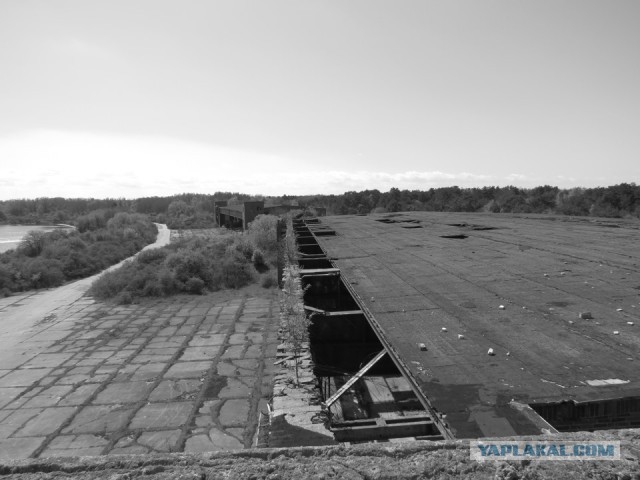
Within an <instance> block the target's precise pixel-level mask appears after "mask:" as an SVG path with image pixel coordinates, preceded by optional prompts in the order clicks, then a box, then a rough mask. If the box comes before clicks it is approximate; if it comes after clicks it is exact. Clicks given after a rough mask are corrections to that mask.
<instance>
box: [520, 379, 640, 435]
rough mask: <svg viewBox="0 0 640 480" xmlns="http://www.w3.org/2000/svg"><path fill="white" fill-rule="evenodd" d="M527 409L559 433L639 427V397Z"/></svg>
mask: <svg viewBox="0 0 640 480" xmlns="http://www.w3.org/2000/svg"><path fill="white" fill-rule="evenodd" d="M603 385H604V383H603ZM530 406H531V408H533V409H534V410H535V411H536V412H537V413H538V415H540V416H541V417H542V418H544V419H545V420H546V421H547V422H549V423H550V424H551V425H552V426H553V427H554V428H555V429H556V430H558V431H559V432H576V431H581V430H589V431H593V430H611V429H616V428H638V427H640V397H623V398H616V399H612V400H599V401H594V402H575V401H572V400H570V401H565V402H559V403H542V404H531V405H530Z"/></svg>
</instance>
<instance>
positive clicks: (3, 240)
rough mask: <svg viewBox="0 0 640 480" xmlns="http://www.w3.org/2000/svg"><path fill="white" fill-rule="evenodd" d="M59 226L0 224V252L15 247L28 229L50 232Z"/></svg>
mask: <svg viewBox="0 0 640 480" xmlns="http://www.w3.org/2000/svg"><path fill="white" fill-rule="evenodd" d="M57 228H60V227H53V226H44V225H0V253H2V252H6V251H7V250H11V249H12V248H16V247H17V246H18V244H20V240H22V238H23V237H24V236H25V235H26V234H27V233H28V232H30V231H32V230H39V231H43V232H51V231H53V230H56V229H57Z"/></svg>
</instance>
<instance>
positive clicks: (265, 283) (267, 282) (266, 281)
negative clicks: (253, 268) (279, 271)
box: [260, 274, 278, 288]
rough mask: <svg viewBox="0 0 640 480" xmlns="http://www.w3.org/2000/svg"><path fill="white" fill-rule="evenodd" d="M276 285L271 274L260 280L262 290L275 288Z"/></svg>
mask: <svg viewBox="0 0 640 480" xmlns="http://www.w3.org/2000/svg"><path fill="white" fill-rule="evenodd" d="M277 283H278V282H276V279H275V278H274V277H273V275H271V274H266V275H263V276H262V279H261V280H260V286H261V287H262V288H271V287H273V286H275V285H276V284H277Z"/></svg>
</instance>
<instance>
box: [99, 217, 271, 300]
mask: <svg viewBox="0 0 640 480" xmlns="http://www.w3.org/2000/svg"><path fill="white" fill-rule="evenodd" d="M276 224H277V219H276V217H273V216H270V215H263V216H260V217H258V218H256V220H255V221H254V222H252V224H251V225H250V228H249V230H248V231H247V232H246V233H239V232H232V231H227V230H226V229H216V230H213V231H212V232H211V233H210V234H208V235H205V236H191V237H188V238H183V239H180V240H178V241H176V242H172V243H171V244H169V245H168V246H166V247H163V248H160V249H155V250H148V251H144V252H142V253H140V255H138V256H137V257H136V258H135V259H134V260H132V261H131V262H128V263H126V264H125V265H124V266H123V267H121V268H119V269H118V270H115V271H113V272H107V273H105V274H104V275H103V276H102V277H100V278H99V279H98V280H97V281H96V282H94V284H93V285H92V287H91V289H90V290H89V294H90V295H93V296H94V297H96V298H99V299H114V300H115V301H116V303H119V304H127V303H132V302H134V301H135V299H136V298H140V297H166V296H169V295H174V294H178V293H191V294H203V293H205V292H207V291H217V290H221V289H237V288H241V287H244V286H245V285H249V284H251V283H254V282H260V283H261V285H262V286H263V287H265V288H268V287H271V286H273V285H275V284H276V281H275V276H276V273H275V271H276V269H277V239H276Z"/></svg>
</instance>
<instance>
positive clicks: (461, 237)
mask: <svg viewBox="0 0 640 480" xmlns="http://www.w3.org/2000/svg"><path fill="white" fill-rule="evenodd" d="M440 238H457V239H464V238H469V235H464V234H462V233H458V234H456V235H440Z"/></svg>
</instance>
